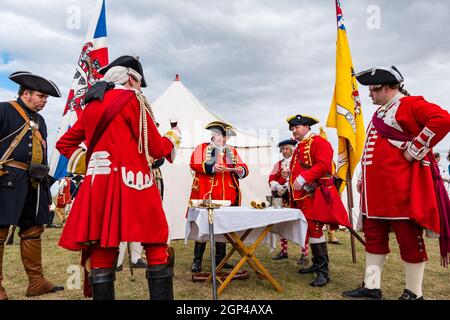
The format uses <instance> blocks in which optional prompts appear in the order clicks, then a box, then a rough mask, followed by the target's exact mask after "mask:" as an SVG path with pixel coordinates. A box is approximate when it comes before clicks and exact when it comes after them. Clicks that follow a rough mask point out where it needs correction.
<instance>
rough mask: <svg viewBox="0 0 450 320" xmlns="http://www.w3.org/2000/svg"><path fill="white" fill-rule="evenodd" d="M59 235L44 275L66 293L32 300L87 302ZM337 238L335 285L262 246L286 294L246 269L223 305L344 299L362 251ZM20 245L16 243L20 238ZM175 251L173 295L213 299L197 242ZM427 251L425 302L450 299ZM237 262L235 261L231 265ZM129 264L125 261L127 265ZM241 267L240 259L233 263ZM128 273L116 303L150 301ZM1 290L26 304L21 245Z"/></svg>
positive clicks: (395, 293)
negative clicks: (70, 285)
mask: <svg viewBox="0 0 450 320" xmlns="http://www.w3.org/2000/svg"><path fill="white" fill-rule="evenodd" d="M60 233H61V229H46V232H45V233H44V235H43V261H44V271H45V275H46V277H47V278H48V279H50V280H51V281H53V282H54V283H55V284H64V286H65V287H66V290H65V291H62V292H61V293H58V294H50V295H45V296H42V297H37V298H34V299H55V300H56V299H71V300H75V299H83V293H82V290H81V289H72V290H67V284H66V283H67V279H68V277H69V274H68V273H67V269H68V267H69V266H70V265H77V264H78V262H79V258H80V255H79V253H77V252H70V251H67V250H63V249H61V248H59V247H58V246H57V241H58V239H59V235H60ZM337 237H338V238H339V240H341V242H342V243H343V245H340V246H336V245H329V255H330V260H331V264H330V277H331V282H330V283H329V284H328V285H327V286H326V287H323V288H312V287H310V286H309V285H308V283H309V282H311V280H312V279H313V275H300V274H298V273H297V270H298V267H297V265H296V260H297V258H298V256H299V254H298V252H299V248H298V246H295V245H290V247H289V259H285V260H281V261H273V260H271V257H272V256H273V255H274V254H275V252H273V253H270V252H269V248H268V247H266V246H261V247H260V248H259V249H258V250H257V257H258V258H259V259H260V261H261V262H262V263H263V264H264V266H265V267H266V268H267V269H268V270H269V272H271V274H272V275H273V276H274V277H275V278H276V279H277V280H278V281H279V283H280V284H281V286H282V287H283V288H284V292H282V293H278V292H277V291H276V290H275V289H274V288H273V287H272V286H271V284H270V283H269V282H268V281H266V280H262V279H260V278H259V277H258V276H256V274H255V273H253V271H251V269H250V268H249V267H248V266H247V265H244V269H247V270H248V271H249V272H250V278H249V279H248V280H240V281H234V282H233V283H231V285H230V286H229V287H228V288H227V289H225V291H224V292H223V294H222V295H221V296H220V297H219V298H220V299H246V300H252V299H262V300H265V299H290V300H299V299H300V300H302V299H319V300H320V299H322V300H324V299H325V300H328V299H333V300H335V299H343V298H342V297H341V292H342V291H344V290H348V289H352V288H354V287H355V286H356V285H358V284H359V283H360V282H361V280H362V277H363V272H364V251H363V247H362V246H361V245H359V244H358V243H357V263H356V264H354V263H352V259H351V250H350V238H349V233H348V232H343V231H340V232H337ZM16 241H18V238H17V237H16ZM171 245H172V246H174V247H175V250H176V259H175V278H174V293H175V299H196V300H207V299H211V286H210V284H207V283H204V282H196V283H194V282H192V281H191V273H190V267H191V263H192V255H193V242H192V241H189V243H188V245H187V246H185V244H184V241H173V242H172V244H171ZM426 245H427V249H428V255H429V258H430V260H429V261H428V263H427V265H426V271H425V280H424V297H425V299H450V282H449V270H448V269H444V268H442V267H441V266H440V262H439V244H438V239H434V238H426ZM208 250H209V246H207V250H206V252H205V259H204V262H203V266H204V271H207V270H209V269H210V268H208V265H210V259H209V252H208ZM391 250H392V253H391V254H390V256H389V259H388V261H387V263H386V265H385V268H384V272H383V279H382V289H383V295H384V298H385V299H397V298H398V297H399V296H400V295H401V293H402V292H403V288H404V274H403V264H402V262H401V260H400V257H399V253H398V247H397V243H396V241H395V236H393V235H392V236H391ZM233 258H234V259H233ZM125 260H126V259H125ZM232 261H233V262H237V255H235V256H233V257H232ZM124 264H125V265H124V271H121V272H118V273H117V280H116V298H117V299H126V300H128V299H148V289H147V281H146V279H145V270H144V269H135V277H136V281H135V282H131V281H130V272H129V269H128V268H127V265H128V263H127V261H125V262H124ZM3 273H4V278H5V279H4V281H3V285H4V287H5V288H6V290H7V293H8V295H9V298H10V299H11V300H19V299H28V298H26V297H25V290H26V287H27V277H26V274H25V271H24V269H23V266H22V262H21V260H20V251H19V245H18V244H17V243H16V244H15V245H12V246H6V248H5V256H4V272H3Z"/></svg>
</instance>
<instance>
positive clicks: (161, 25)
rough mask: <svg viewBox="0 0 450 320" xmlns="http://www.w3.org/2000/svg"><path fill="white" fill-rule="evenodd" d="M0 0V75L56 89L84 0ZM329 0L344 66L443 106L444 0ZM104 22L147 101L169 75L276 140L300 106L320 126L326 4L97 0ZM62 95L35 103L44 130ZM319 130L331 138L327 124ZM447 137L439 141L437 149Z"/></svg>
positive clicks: (327, 97)
mask: <svg viewBox="0 0 450 320" xmlns="http://www.w3.org/2000/svg"><path fill="white" fill-rule="evenodd" d="M3 2H4V3H2V12H1V13H0V18H3V19H0V21H2V28H0V42H1V43H6V44H7V45H6V46H5V47H6V48H8V51H9V52H10V53H11V55H12V56H13V58H14V60H13V61H12V62H11V63H10V64H9V65H6V66H5V65H1V64H0V72H6V71H14V70H16V69H33V70H35V71H36V72H38V71H42V72H43V73H44V74H45V75H47V76H49V77H50V78H52V79H54V80H55V81H57V83H58V85H59V86H60V87H61V89H62V91H63V92H66V93H67V92H68V90H69V87H70V85H71V78H72V76H73V72H74V68H75V63H76V61H77V59H78V56H79V53H80V49H81V44H82V42H83V39H84V36H85V33H86V29H87V25H88V22H89V19H90V14H91V12H92V10H93V8H94V2H93V1H81V0H78V1H76V0H73V1H68V0H64V1H58V2H55V1H49V0H47V1H39V2H36V1H31V0H28V1H20V2H18V1H12V0H7V1H3ZM341 4H342V6H343V10H344V17H345V24H346V28H347V31H348V38H349V43H350V47H351V51H352V57H353V62H354V65H355V69H356V70H361V69H364V68H368V67H371V66H373V65H392V64H393V65H396V66H398V67H399V69H400V71H402V73H403V74H404V76H405V77H406V86H407V88H408V89H409V90H410V91H411V92H412V93H413V94H419V95H424V96H425V97H426V98H427V99H429V100H430V101H433V102H436V103H438V104H440V105H442V106H443V107H447V106H448V105H449V104H450V98H449V95H448V93H447V91H448V89H447V88H449V87H450V80H449V79H448V78H449V77H448V74H449V72H450V62H449V61H450V59H449V58H450V57H449V49H450V48H449V46H450V44H449V41H446V35H448V34H449V33H450V25H449V24H448V23H447V21H448V20H449V19H450V1H432V2H431V1H430V2H427V1H419V0H413V1H406V0H404V1H388V0H371V1H368V0H364V1H341ZM70 5H78V6H80V9H81V13H82V25H81V29H79V30H69V29H67V27H66V20H67V7H68V6H70ZM369 5H377V6H379V8H380V10H381V28H380V29H379V30H369V29H368V28H367V26H366V22H367V19H368V17H369V16H368V13H367V12H366V10H367V8H368V6H369ZM107 23H108V35H109V37H108V45H109V52H110V59H114V58H115V57H117V56H119V55H121V54H137V55H139V56H140V57H141V61H142V62H143V64H144V67H145V72H146V74H147V75H146V76H147V77H148V78H149V80H150V87H149V88H147V89H146V90H145V93H146V94H147V95H148V96H149V97H150V98H151V100H155V99H156V98H157V97H158V96H159V95H160V94H161V93H162V92H163V91H164V90H165V89H166V88H167V86H168V85H169V84H170V83H171V81H173V79H174V76H175V74H176V73H179V74H180V75H181V78H182V81H183V82H184V84H185V85H186V86H187V87H188V88H189V89H190V90H191V91H192V92H193V93H194V94H195V95H196V96H197V97H198V98H199V99H200V100H202V101H203V102H205V104H206V105H208V106H209V107H210V108H211V110H212V111H213V112H216V113H218V114H219V115H220V116H222V117H223V118H225V119H228V120H229V121H231V122H232V123H233V124H235V125H236V126H238V127H242V128H244V129H246V128H256V129H259V128H269V129H270V128H277V129H279V130H280V131H281V136H288V135H289V132H288V131H287V128H286V126H285V118H286V117H287V116H288V115H291V114H294V113H300V112H301V113H305V114H311V115H314V116H315V117H317V118H319V119H320V120H321V123H322V125H325V121H326V117H327V114H328V109H329V106H330V102H331V98H332V94H333V86H334V70H335V42H336V20H335V8H334V1H314V2H312V1H294V0H292V1H290V0H281V1H268V0H267V1H261V0H259V1H258V0H239V1H238V0H235V1H225V0H215V1H205V0H190V1H182V0H172V1H163V0H154V1H148V2H147V1H146V2H144V1H136V0H135V1H108V2H107ZM19 24H20V25H19ZM23 32H26V33H27V36H26V38H27V39H29V40H28V41H29V42H26V41H25V40H24V39H23ZM29 43H31V45H32V48H31V50H30V49H29V47H28V44H29ZM360 93H361V96H362V103H363V111H364V115H365V119H366V122H368V121H369V119H370V116H371V114H372V112H373V111H374V106H372V105H371V101H370V100H369V99H368V96H367V95H368V93H367V89H366V88H360ZM2 94H3V93H0V95H2ZM1 98H5V99H6V97H3V96H1ZM64 100H65V99H60V100H59V101H57V102H52V103H51V104H49V106H48V107H47V108H46V110H45V115H46V116H47V122H48V124H49V129H50V132H51V133H52V134H53V135H54V134H55V133H56V129H57V126H58V124H59V118H60V116H61V113H62V108H63V105H64V102H65V101H64ZM447 108H448V107H447ZM327 132H328V134H329V137H330V139H331V140H332V142H333V143H334V144H335V143H336V138H335V132H334V130H331V129H330V130H328V129H327ZM449 142H450V138H447V139H446V141H445V142H444V143H442V144H441V145H443V146H444V147H443V148H444V149H445V148H448V146H449V145H450V143H449Z"/></svg>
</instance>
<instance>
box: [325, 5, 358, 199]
mask: <svg viewBox="0 0 450 320" xmlns="http://www.w3.org/2000/svg"><path fill="white" fill-rule="evenodd" d="M336 16H337V41H336V82H335V86H334V95H333V101H332V102H331V107H330V113H329V114H328V120H327V127H331V128H336V131H337V135H338V138H339V145H338V160H337V165H336V174H337V176H338V177H339V178H341V179H343V180H344V181H346V177H347V170H350V174H351V177H353V172H354V170H355V167H356V165H357V164H358V162H359V160H360V158H361V155H362V151H363V147H364V140H365V135H366V133H365V129H364V120H363V115H362V110H361V100H360V98H359V92H358V84H357V82H356V78H355V75H354V70H353V63H352V57H351V54H350V47H349V45H348V40H347V31H346V29H345V25H344V16H343V14H342V9H341V5H340V1H339V0H336ZM347 141H348V147H349V150H347ZM347 154H348V155H349V156H350V157H349V159H348V156H347ZM349 166H350V167H349ZM344 187H345V183H343V184H342V186H341V190H339V191H343V189H344Z"/></svg>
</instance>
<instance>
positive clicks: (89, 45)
mask: <svg viewBox="0 0 450 320" xmlns="http://www.w3.org/2000/svg"><path fill="white" fill-rule="evenodd" d="M105 1H106V0H97V5H96V8H95V11H94V15H93V17H92V20H91V23H90V26H89V29H88V33H87V36H86V41H85V42H84V44H83V47H82V50H81V54H80V58H79V59H78V64H77V66H76V70H75V75H74V77H73V82H72V87H71V89H70V91H69V96H68V98H67V102H66V106H65V108H64V113H63V117H62V120H61V124H60V126H59V127H58V134H57V137H56V141H58V139H59V138H60V137H61V136H62V135H63V134H64V133H66V131H67V130H68V129H69V128H70V127H72V126H73V125H74V123H75V122H76V121H77V120H78V118H80V116H81V113H82V112H83V110H84V107H85V106H84V96H85V94H86V92H87V90H88V89H89V88H90V87H92V85H94V84H95V83H96V82H97V81H98V80H99V79H100V78H102V77H103V76H102V75H100V74H99V73H98V70H99V69H100V68H102V67H104V66H106V65H107V64H108V47H107V45H106V37H107V32H106V11H105ZM68 162H69V160H68V159H67V158H66V157H64V156H63V155H60V154H59V152H58V150H56V148H55V149H53V152H52V155H51V158H50V173H49V174H50V175H51V176H52V177H53V178H55V179H61V178H62V177H65V176H66V175H67V164H68Z"/></svg>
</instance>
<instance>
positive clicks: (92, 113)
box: [56, 89, 176, 250]
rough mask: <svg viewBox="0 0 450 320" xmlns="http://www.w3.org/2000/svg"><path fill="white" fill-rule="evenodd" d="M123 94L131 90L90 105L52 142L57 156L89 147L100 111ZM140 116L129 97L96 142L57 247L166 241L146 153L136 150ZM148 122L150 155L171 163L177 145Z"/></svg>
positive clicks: (163, 218)
mask: <svg viewBox="0 0 450 320" xmlns="http://www.w3.org/2000/svg"><path fill="white" fill-rule="evenodd" d="M125 94H130V90H125V89H113V90H110V91H107V92H106V93H105V96H104V100H103V102H100V101H99V100H95V101H93V102H91V103H90V104H89V105H88V106H87V107H86V109H85V110H84V112H83V114H82V116H81V118H80V119H79V120H78V121H77V122H76V123H75V125H74V126H73V127H72V128H71V129H69V130H68V131H67V132H66V133H65V134H64V135H63V136H62V137H61V139H59V141H58V142H57V144H56V148H57V149H58V150H59V152H60V153H61V154H62V155H64V156H66V157H68V158H69V157H70V156H71V155H72V154H73V153H74V152H75V151H76V150H77V149H78V148H79V147H78V146H79V144H80V143H81V142H82V141H85V143H86V145H87V146H89V143H90V142H91V139H92V136H93V133H94V129H95V128H96V126H97V123H98V121H99V119H100V117H101V115H102V113H103V112H104V110H105V108H106V107H107V106H108V105H110V104H111V103H112V102H113V101H115V100H116V99H118V98H119V97H121V96H123V95H125ZM133 94H134V93H133ZM139 116H140V107H139V102H138V100H137V98H136V97H133V98H132V99H131V101H130V102H129V103H128V105H126V106H125V107H124V108H123V109H122V111H121V112H120V113H119V114H118V115H117V116H116V117H115V118H114V120H112V122H111V123H110V125H109V127H108V128H107V129H106V131H105V132H104V134H103V136H102V137H101V138H100V140H99V141H98V143H97V145H96V146H95V149H94V152H93V154H92V156H91V158H90V162H89V165H88V169H87V174H86V177H85V179H84V182H83V184H82V185H81V188H80V190H79V192H78V194H77V197H76V199H75V201H74V204H73V207H72V209H71V212H70V215H69V218H68V220H67V222H66V225H65V227H64V230H63V233H62V235H61V239H60V241H59V245H60V246H62V247H64V248H66V249H71V250H78V249H83V248H84V247H85V245H86V244H89V243H91V242H97V241H98V242H100V245H101V246H102V247H118V246H119V244H120V242H121V241H127V242H143V243H158V244H161V243H166V242H167V240H168V225H167V221H166V216H165V214H164V211H163V208H162V203H161V198H160V196H159V192H158V189H157V187H156V184H155V182H154V177H153V174H152V170H151V168H150V167H149V165H148V163H147V160H146V158H145V153H144V152H142V153H140V152H139V151H138V140H139ZM147 123H148V128H147V132H148V148H149V153H150V156H152V157H153V158H155V159H159V158H163V157H166V158H168V160H169V161H171V160H172V159H170V154H171V153H172V151H174V150H175V147H174V146H175V145H176V143H175V142H172V140H171V139H170V138H169V137H161V135H160V134H159V133H158V130H157V129H156V127H155V125H154V123H153V121H152V119H151V118H150V117H149V116H148V115H147ZM142 148H143V149H144V146H143V147H142Z"/></svg>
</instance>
